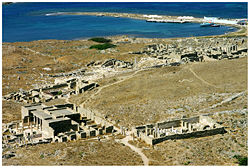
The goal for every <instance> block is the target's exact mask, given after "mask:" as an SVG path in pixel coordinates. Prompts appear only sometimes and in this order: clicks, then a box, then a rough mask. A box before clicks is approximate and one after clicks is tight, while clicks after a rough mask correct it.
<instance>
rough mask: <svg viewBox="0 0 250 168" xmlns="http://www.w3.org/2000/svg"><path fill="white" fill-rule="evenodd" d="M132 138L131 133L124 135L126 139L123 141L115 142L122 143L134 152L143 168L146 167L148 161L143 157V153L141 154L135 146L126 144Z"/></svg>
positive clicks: (139, 149)
mask: <svg viewBox="0 0 250 168" xmlns="http://www.w3.org/2000/svg"><path fill="white" fill-rule="evenodd" d="M132 139H133V138H132V136H131V132H130V131H129V132H127V133H126V137H125V138H123V139H121V140H120V139H119V140H116V141H117V142H120V143H123V144H124V145H126V146H128V147H130V149H131V150H133V151H134V152H136V153H137V154H138V155H140V156H141V159H142V161H143V164H144V166H148V163H149V159H148V158H147V156H146V155H144V153H142V149H141V148H137V147H136V146H134V145H131V144H129V143H128V141H129V140H132Z"/></svg>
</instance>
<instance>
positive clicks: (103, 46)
mask: <svg viewBox="0 0 250 168" xmlns="http://www.w3.org/2000/svg"><path fill="white" fill-rule="evenodd" d="M114 47H116V45H114V44H110V43H105V44H97V45H92V46H90V47H89V49H93V48H94V49H97V50H105V49H107V48H114Z"/></svg>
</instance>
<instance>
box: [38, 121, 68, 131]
mask: <svg viewBox="0 0 250 168" xmlns="http://www.w3.org/2000/svg"><path fill="white" fill-rule="evenodd" d="M45 123H46V121H45V122H43V127H44V126H45ZM45 127H46V128H48V127H51V128H52V129H53V130H54V135H57V134H58V133H61V132H67V131H70V130H71V129H72V125H71V120H63V121H58V122H54V123H50V124H48V126H47V125H46V126H45ZM46 128H43V130H44V131H47V129H46ZM48 130H49V129H48Z"/></svg>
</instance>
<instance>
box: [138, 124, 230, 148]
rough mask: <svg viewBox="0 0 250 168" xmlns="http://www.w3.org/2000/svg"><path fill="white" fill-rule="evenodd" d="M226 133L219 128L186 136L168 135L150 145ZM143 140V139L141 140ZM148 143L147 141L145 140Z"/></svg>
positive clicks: (154, 140) (222, 128)
mask: <svg viewBox="0 0 250 168" xmlns="http://www.w3.org/2000/svg"><path fill="white" fill-rule="evenodd" d="M225 132H226V131H225V129H224V127H221V128H215V129H211V130H204V131H196V132H191V133H187V134H175V135H170V136H166V137H162V138H155V139H153V140H152V143H149V144H152V145H155V144H158V143H160V142H163V141H166V140H169V139H171V140H173V139H185V138H191V137H194V138H198V137H205V136H211V135H216V134H224V133H225ZM143 140H144V139H143ZM146 141H148V139H146Z"/></svg>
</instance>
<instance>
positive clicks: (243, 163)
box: [234, 155, 248, 166]
mask: <svg viewBox="0 0 250 168" xmlns="http://www.w3.org/2000/svg"><path fill="white" fill-rule="evenodd" d="M234 158H236V159H237V160H238V164H239V165H240V166H247V165H248V164H247V160H248V159H247V157H243V156H240V155H234Z"/></svg>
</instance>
